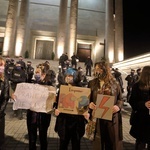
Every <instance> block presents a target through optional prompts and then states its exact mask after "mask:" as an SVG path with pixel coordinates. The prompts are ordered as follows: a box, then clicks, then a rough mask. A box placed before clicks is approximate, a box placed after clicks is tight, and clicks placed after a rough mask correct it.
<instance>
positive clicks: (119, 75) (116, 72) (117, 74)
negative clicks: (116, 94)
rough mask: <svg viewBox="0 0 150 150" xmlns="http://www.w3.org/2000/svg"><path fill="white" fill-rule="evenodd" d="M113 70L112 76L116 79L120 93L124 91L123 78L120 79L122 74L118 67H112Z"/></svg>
mask: <svg viewBox="0 0 150 150" xmlns="http://www.w3.org/2000/svg"><path fill="white" fill-rule="evenodd" d="M112 71H113V76H114V77H115V79H116V80H117V81H118V83H119V85H120V88H121V91H122V93H123V92H124V88H123V80H122V76H121V73H120V72H119V70H118V68H116V69H114V68H112Z"/></svg>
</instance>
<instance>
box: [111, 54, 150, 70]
mask: <svg viewBox="0 0 150 150" xmlns="http://www.w3.org/2000/svg"><path fill="white" fill-rule="evenodd" d="M149 62H150V53H147V54H145V55H141V56H137V57H134V58H131V59H127V60H125V61H122V62H118V63H115V64H113V67H114V68H121V69H127V68H133V67H137V66H139V65H140V66H142V65H143V66H144V65H146V64H149Z"/></svg>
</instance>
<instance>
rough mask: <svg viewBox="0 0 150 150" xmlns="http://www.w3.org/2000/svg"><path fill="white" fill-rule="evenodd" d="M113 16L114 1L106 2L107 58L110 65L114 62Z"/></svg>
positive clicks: (108, 0) (107, 0)
mask: <svg viewBox="0 0 150 150" xmlns="http://www.w3.org/2000/svg"><path fill="white" fill-rule="evenodd" d="M113 14H114V8H113V0H106V20H105V22H106V26H105V30H106V32H105V37H106V47H105V48H106V49H105V50H106V51H105V58H106V59H108V60H109V62H110V63H113V62H114V16H113Z"/></svg>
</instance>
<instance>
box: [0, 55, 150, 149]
mask: <svg viewBox="0 0 150 150" xmlns="http://www.w3.org/2000/svg"><path fill="white" fill-rule="evenodd" d="M71 58H72V61H71V64H70V63H69V62H68V56H67V53H66V54H62V56H61V57H60V59H59V65H60V66H61V69H60V68H59V72H58V76H56V73H55V71H54V70H52V69H51V67H50V63H49V62H48V61H45V62H43V63H41V64H38V65H37V66H36V68H34V67H32V62H31V61H27V63H25V62H24V61H23V58H22V57H19V60H18V61H16V62H15V61H14V59H11V58H9V57H8V58H6V61H4V59H3V58H0V81H1V82H0V84H1V86H0V87H1V89H0V91H1V93H0V150H2V145H3V143H4V130H5V109H6V106H7V103H8V100H9V99H10V98H12V99H15V95H13V93H14V91H15V89H16V86H17V84H18V83H24V82H25V83H34V84H40V85H48V86H53V87H55V88H57V89H58V90H57V91H58V92H57V93H56V102H55V103H54V104H53V111H52V113H53V115H55V117H56V123H55V128H54V130H55V132H56V133H58V135H59V140H60V142H59V143H60V144H59V150H67V149H68V145H69V142H70V141H71V145H72V150H80V149H81V148H80V142H81V139H82V137H83V136H84V134H85V128H86V125H87V124H88V122H89V120H92V119H93V114H94V113H93V112H95V110H96V109H97V106H96V101H97V94H102V95H109V96H113V97H114V105H113V107H112V120H105V119H98V118H97V119H96V124H95V131H94V140H93V141H92V143H93V149H94V150H123V142H122V140H123V131H122V116H121V110H122V106H123V103H124V101H123V97H122V93H123V92H124V88H123V80H122V76H121V73H120V72H119V70H118V69H117V68H116V69H114V68H110V66H109V63H108V62H107V61H106V60H100V61H99V62H96V63H95V64H94V65H93V61H92V59H91V58H90V57H88V58H87V60H86V61H85V69H86V73H85V74H84V72H83V69H82V68H81V67H80V66H79V67H77V62H78V60H76V59H79V58H78V57H77V56H76V55H75V54H74V55H73V56H72V57H71ZM74 59H75V60H74ZM64 60H65V61H64ZM92 67H93V74H92V69H91V68H92ZM134 73H135V70H133V69H132V70H131V74H129V75H128V76H127V77H126V78H125V80H126V81H127V82H128V84H127V91H128V93H127V101H128V102H129V103H130V105H131V107H132V109H133V112H134V114H136V121H132V124H131V130H130V134H131V135H132V136H133V137H134V138H136V148H135V150H143V149H144V148H145V147H146V146H147V147H148V149H150V140H149V139H150V137H149V136H150V134H149V132H150V130H149V129H150V127H149V125H150V124H149V123H150V117H149V109H150V66H145V67H144V68H143V69H137V74H136V75H134ZM87 75H89V76H91V75H93V78H92V79H91V80H90V81H88V80H87V78H86V76H87ZM56 77H57V78H56ZM133 77H134V78H133ZM56 81H58V85H56ZM131 82H132V83H131ZM61 85H66V86H76V87H83V88H89V89H90V91H91V94H90V97H89V104H88V113H86V114H84V115H74V114H66V113H63V112H61V111H60V110H59V109H58V103H59V93H60V87H61ZM10 89H11V90H10ZM10 93H11V94H10ZM10 95H11V97H10ZM23 111H24V110H21V109H18V110H17V111H14V115H17V116H18V117H19V119H22V112H23ZM52 113H43V112H35V111H33V110H29V109H28V110H26V114H27V129H28V136H29V150H35V149H36V141H37V132H39V139H40V148H41V150H47V143H48V142H47V131H48V127H49V126H50V121H51V115H52ZM141 128H142V129H143V131H141V130H140V129H141Z"/></svg>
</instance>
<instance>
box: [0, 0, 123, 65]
mask: <svg viewBox="0 0 150 150" xmlns="http://www.w3.org/2000/svg"><path fill="white" fill-rule="evenodd" d="M122 15H123V12H122V0H8V1H6V0H1V1H0V51H1V53H2V55H3V56H8V55H9V56H12V57H17V56H20V55H22V56H24V54H25V52H26V51H28V52H29V54H30V55H29V57H30V58H31V59H52V54H55V59H56V60H57V59H59V57H60V56H61V54H62V53H67V54H68V56H69V58H70V57H71V56H72V55H73V53H76V54H77V55H78V56H79V58H80V61H84V60H85V59H86V57H88V56H91V58H92V59H93V61H94V62H95V61H98V60H100V59H101V58H102V57H104V56H105V57H106V58H107V59H108V60H109V61H110V63H114V62H119V61H122V60H123V59H124V56H123V53H124V48H123V25H122V20H123V19H122Z"/></svg>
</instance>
